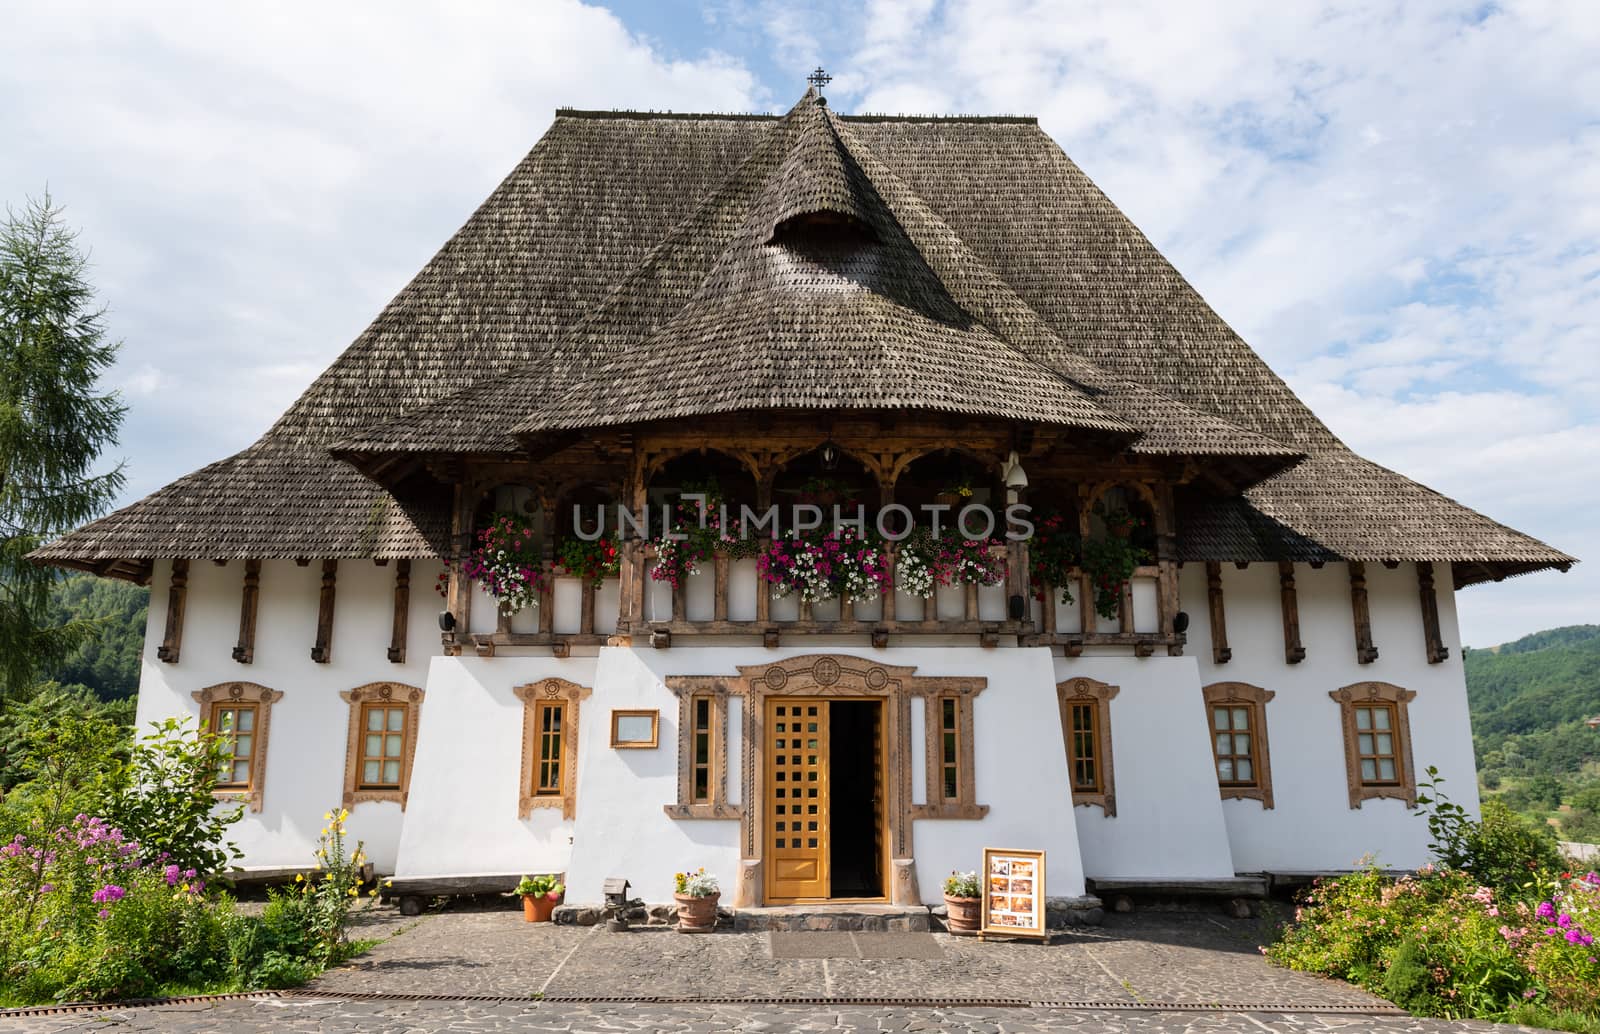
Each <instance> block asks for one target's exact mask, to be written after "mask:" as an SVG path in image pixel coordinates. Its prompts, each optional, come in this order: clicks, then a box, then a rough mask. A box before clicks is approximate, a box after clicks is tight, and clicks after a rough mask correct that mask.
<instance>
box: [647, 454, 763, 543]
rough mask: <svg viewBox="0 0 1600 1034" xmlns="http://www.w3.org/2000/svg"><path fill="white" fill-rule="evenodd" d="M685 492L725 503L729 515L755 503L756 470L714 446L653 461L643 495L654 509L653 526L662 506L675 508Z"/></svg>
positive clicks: (735, 514)
mask: <svg viewBox="0 0 1600 1034" xmlns="http://www.w3.org/2000/svg"><path fill="white" fill-rule="evenodd" d="M685 495H705V496H707V497H708V502H710V503H711V504H713V506H715V504H716V503H718V502H721V503H726V504H727V506H728V512H729V515H730V519H731V518H734V517H737V516H738V514H739V508H740V507H741V506H748V507H750V508H751V509H752V510H754V509H755V506H756V479H755V474H754V472H753V471H751V469H750V468H749V466H747V465H746V464H745V462H744V461H743V460H741V459H739V458H738V457H736V456H731V455H729V454H728V453H725V452H720V451H718V450H716V449H698V450H696V451H694V452H685V453H680V454H678V455H676V456H673V457H672V458H670V459H666V460H663V461H662V462H660V463H659V464H657V465H656V467H655V469H654V470H652V471H651V472H650V474H649V476H648V478H647V480H646V498H647V499H648V500H649V503H650V506H651V508H652V510H653V511H654V512H653V513H652V514H651V518H652V529H653V527H654V524H655V523H656V522H657V521H658V520H659V516H660V513H661V507H662V506H664V505H665V506H670V507H674V508H676V507H677V506H678V504H679V503H680V502H681V501H682V499H683V496H685Z"/></svg>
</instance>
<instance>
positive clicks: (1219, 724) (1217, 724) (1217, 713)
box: [1211, 707, 1228, 731]
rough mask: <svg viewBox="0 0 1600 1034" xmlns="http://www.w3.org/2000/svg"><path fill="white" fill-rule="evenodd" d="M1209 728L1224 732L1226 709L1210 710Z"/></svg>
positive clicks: (1226, 725)
mask: <svg viewBox="0 0 1600 1034" xmlns="http://www.w3.org/2000/svg"><path fill="white" fill-rule="evenodd" d="M1211 727H1212V728H1213V729H1221V730H1223V731H1226V730H1227V728H1228V709H1227V708H1226V707H1213V708H1212V709H1211Z"/></svg>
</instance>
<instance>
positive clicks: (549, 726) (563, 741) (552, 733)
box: [528, 700, 567, 798]
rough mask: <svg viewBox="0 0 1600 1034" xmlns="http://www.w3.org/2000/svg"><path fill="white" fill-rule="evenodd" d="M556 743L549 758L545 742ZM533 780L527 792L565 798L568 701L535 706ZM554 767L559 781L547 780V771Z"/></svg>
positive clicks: (541, 702) (545, 702)
mask: <svg viewBox="0 0 1600 1034" xmlns="http://www.w3.org/2000/svg"><path fill="white" fill-rule="evenodd" d="M552 714H554V715H556V719H555V721H554V722H551V721H549V718H550V715H552ZM546 740H554V741H555V748H556V749H555V750H553V751H550V752H549V754H551V755H554V756H553V757H550V756H546V751H545V749H544V748H545V741H546ZM533 744H534V750H533V781H532V782H531V783H530V784H529V790H528V792H529V793H531V794H533V795H534V796H535V797H555V798H560V797H561V796H562V795H563V793H562V792H563V790H564V789H565V781H566V776H567V773H566V767H567V766H566V758H565V756H564V755H565V753H566V746H567V701H565V700H539V701H536V702H535V703H534V705H533ZM552 765H554V766H555V774H556V776H557V778H556V779H555V780H554V781H553V782H546V781H545V771H546V769H548V768H549V767H550V766H552Z"/></svg>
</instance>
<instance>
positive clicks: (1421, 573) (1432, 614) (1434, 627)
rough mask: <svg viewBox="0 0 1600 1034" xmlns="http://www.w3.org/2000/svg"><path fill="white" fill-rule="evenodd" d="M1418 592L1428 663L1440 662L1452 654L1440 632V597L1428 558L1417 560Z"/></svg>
mask: <svg viewBox="0 0 1600 1034" xmlns="http://www.w3.org/2000/svg"><path fill="white" fill-rule="evenodd" d="M1417 593H1418V595H1419V596H1420V597H1421V599H1422V639H1423V645H1424V648H1425V649H1426V650H1427V654H1428V663H1429V664H1438V663H1440V662H1441V661H1443V660H1445V659H1446V658H1448V657H1449V656H1450V648H1449V647H1447V646H1445V645H1444V638H1443V636H1441V635H1440V634H1439V597H1438V594H1437V593H1435V591H1434V588H1433V564H1431V563H1429V562H1428V561H1426V560H1422V561H1418V562H1417Z"/></svg>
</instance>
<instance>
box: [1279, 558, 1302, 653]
mask: <svg viewBox="0 0 1600 1034" xmlns="http://www.w3.org/2000/svg"><path fill="white" fill-rule="evenodd" d="M1278 596H1279V602H1280V605H1281V606H1282V608H1283V659H1284V662H1285V663H1287V664H1299V663H1300V662H1301V661H1303V660H1305V659H1306V648H1305V646H1304V645H1303V644H1302V643H1301V642H1300V597H1299V596H1298V595H1297V594H1296V592H1295V587H1294V564H1293V563H1291V562H1290V561H1288V560H1280V561H1278Z"/></svg>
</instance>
